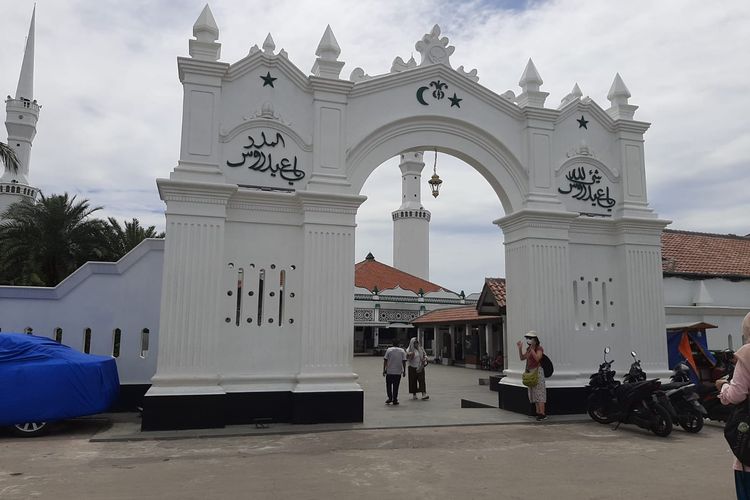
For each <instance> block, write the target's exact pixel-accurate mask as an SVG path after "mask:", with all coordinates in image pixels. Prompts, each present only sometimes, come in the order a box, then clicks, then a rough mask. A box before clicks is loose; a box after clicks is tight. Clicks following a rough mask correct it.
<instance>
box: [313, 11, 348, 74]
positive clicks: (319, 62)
mask: <svg viewBox="0 0 750 500" xmlns="http://www.w3.org/2000/svg"><path fill="white" fill-rule="evenodd" d="M339 54H341V47H339V43H338V42H337V41H336V37H335V36H334V35H333V30H332V29H331V25H330V24H329V25H328V26H326V30H325V32H324V33H323V38H321V39H320V43H319V44H318V49H317V50H316V51H315V55H316V56H318V58H317V59H315V64H313V67H312V74H313V75H315V76H319V77H322V78H331V79H334V80H337V79H338V78H339V75H340V74H341V68H343V67H344V61H339V60H338V58H339Z"/></svg>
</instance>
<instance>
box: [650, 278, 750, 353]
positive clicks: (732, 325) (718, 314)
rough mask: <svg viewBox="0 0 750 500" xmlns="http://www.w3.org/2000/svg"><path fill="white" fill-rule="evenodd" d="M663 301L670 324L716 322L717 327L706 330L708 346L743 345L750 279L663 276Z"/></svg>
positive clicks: (749, 303) (748, 304)
mask: <svg viewBox="0 0 750 500" xmlns="http://www.w3.org/2000/svg"><path fill="white" fill-rule="evenodd" d="M701 286H703V290H701ZM664 303H665V311H666V320H667V321H666V322H667V324H670V323H684V322H688V321H696V322H697V321H705V322H706V323H711V324H714V325H716V326H717V327H718V328H712V329H710V330H708V331H707V332H706V333H707V337H708V347H709V349H725V348H727V347H732V348H733V349H737V348H738V347H739V346H741V345H742V333H741V328H740V325H741V323H742V318H743V317H744V316H745V315H746V314H747V313H748V311H750V281H729V280H724V279H718V278H717V279H707V280H686V279H682V278H676V277H669V278H664ZM729 335H731V336H732V344H733V345H732V346H729Z"/></svg>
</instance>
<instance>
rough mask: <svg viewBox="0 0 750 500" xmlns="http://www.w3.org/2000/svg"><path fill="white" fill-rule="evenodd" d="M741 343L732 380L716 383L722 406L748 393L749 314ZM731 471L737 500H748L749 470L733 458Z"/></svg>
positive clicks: (744, 320)
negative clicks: (742, 343) (732, 471)
mask: <svg viewBox="0 0 750 500" xmlns="http://www.w3.org/2000/svg"><path fill="white" fill-rule="evenodd" d="M742 341H743V342H744V345H743V346H742V347H740V348H739V349H737V352H736V353H734V359H735V366H734V375H732V380H731V381H728V380H726V379H723V378H720V379H719V380H717V381H716V388H717V389H718V390H719V400H720V401H721V404H723V405H732V404H735V405H736V404H738V403H742V402H743V401H745V400H746V399H747V396H748V393H750V345H748V344H750V313H747V315H746V316H745V319H743V320H742ZM733 469H734V487H735V490H736V492H737V500H750V468H748V467H746V466H743V465H742V463H741V462H740V461H739V460H737V458H736V457H735V459H734V465H733Z"/></svg>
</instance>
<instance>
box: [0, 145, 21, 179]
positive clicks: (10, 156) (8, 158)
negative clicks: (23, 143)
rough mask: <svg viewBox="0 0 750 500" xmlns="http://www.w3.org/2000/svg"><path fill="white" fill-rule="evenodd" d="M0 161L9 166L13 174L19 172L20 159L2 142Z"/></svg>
mask: <svg viewBox="0 0 750 500" xmlns="http://www.w3.org/2000/svg"><path fill="white" fill-rule="evenodd" d="M0 160H2V162H3V163H4V164H5V165H6V166H7V167H10V168H12V169H13V172H18V157H17V156H16V152H15V151H14V150H13V148H11V147H10V146H8V145H7V144H5V143H3V142H0Z"/></svg>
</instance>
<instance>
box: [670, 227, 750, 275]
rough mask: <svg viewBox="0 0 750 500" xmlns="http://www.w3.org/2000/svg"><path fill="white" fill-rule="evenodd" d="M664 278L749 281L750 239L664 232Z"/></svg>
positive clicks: (687, 232) (684, 232) (747, 237)
mask: <svg viewBox="0 0 750 500" xmlns="http://www.w3.org/2000/svg"><path fill="white" fill-rule="evenodd" d="M661 244H662V271H663V272H664V275H665V276H670V275H671V276H674V275H685V276H694V277H704V276H705V277H726V278H739V279H750V237H749V236H735V235H733V234H710V233H696V232H690V231H676V230H670V229H665V230H664V232H663V233H662V237H661Z"/></svg>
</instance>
